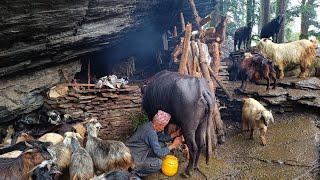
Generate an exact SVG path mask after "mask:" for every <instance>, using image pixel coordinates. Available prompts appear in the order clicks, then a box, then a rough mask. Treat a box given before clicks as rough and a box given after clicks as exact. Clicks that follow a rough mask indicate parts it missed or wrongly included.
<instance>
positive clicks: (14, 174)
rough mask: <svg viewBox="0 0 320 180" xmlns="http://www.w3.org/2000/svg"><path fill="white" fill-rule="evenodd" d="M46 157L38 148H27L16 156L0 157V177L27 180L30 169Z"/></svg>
mask: <svg viewBox="0 0 320 180" xmlns="http://www.w3.org/2000/svg"><path fill="white" fill-rule="evenodd" d="M47 158H50V156H47V155H45V154H43V153H42V152H41V150H40V149H29V150H27V151H25V152H23V153H22V154H21V155H20V156H19V157H17V158H2V159H0V174H1V176H0V179H5V180H11V179H12V180H16V179H22V180H28V179H29V178H30V174H29V172H30V170H32V169H33V168H34V167H35V166H36V165H38V164H40V163H41V162H42V161H43V160H45V159H47Z"/></svg>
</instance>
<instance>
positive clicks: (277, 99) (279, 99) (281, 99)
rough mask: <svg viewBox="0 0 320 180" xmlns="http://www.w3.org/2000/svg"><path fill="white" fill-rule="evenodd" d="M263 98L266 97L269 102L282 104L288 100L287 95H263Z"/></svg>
mask: <svg viewBox="0 0 320 180" xmlns="http://www.w3.org/2000/svg"><path fill="white" fill-rule="evenodd" d="M262 99H264V100H265V101H266V102H267V103H268V104H271V105H280V104H282V103H284V102H286V101H287V96H285V95H282V96H278V97H263V98H262Z"/></svg>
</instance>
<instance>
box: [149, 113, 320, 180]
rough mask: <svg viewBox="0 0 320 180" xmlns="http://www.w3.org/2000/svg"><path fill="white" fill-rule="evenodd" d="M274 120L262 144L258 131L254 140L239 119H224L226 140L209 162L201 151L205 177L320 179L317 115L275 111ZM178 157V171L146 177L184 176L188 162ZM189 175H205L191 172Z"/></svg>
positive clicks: (200, 165)
mask: <svg viewBox="0 0 320 180" xmlns="http://www.w3.org/2000/svg"><path fill="white" fill-rule="evenodd" d="M274 118H275V123H273V124H271V125H270V126H269V128H268V132H267V145H266V146H261V145H260V141H259V137H258V134H259V132H258V131H255V136H254V140H249V139H248V138H249V134H245V135H244V134H242V132H241V131H240V124H239V123H238V122H228V121H226V122H225V123H226V127H227V137H226V143H225V144H224V145H222V146H220V147H219V148H218V151H217V156H216V157H213V158H211V160H210V162H209V164H208V165H206V164H205V158H204V156H203V155H202V156H201V158H200V161H199V167H200V169H201V170H202V171H203V172H204V174H205V175H206V176H207V177H208V179H320V178H319V177H320V176H319V171H320V170H319V169H320V168H319V157H320V156H319V141H320V140H319V139H320V129H319V128H320V117H319V116H318V115H314V114H311V113H308V112H302V113H301V112H293V113H284V114H274ZM178 157H179V173H178V174H177V175H175V176H173V177H166V176H165V175H163V174H161V173H155V174H153V175H151V176H149V177H147V178H145V179H148V180H151V179H183V178H182V177H180V175H179V174H180V173H181V172H183V170H184V168H185V167H186V165H187V161H186V159H184V158H183V157H181V156H180V155H179V156H178ZM189 179H205V177H204V176H203V175H201V174H200V173H198V172H194V174H193V176H192V177H191V178H189Z"/></svg>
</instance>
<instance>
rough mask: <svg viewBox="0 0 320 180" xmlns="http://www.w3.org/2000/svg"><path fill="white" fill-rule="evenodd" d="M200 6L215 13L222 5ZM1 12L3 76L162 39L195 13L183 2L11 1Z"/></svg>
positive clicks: (201, 2) (208, 3)
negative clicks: (144, 38)
mask: <svg viewBox="0 0 320 180" xmlns="http://www.w3.org/2000/svg"><path fill="white" fill-rule="evenodd" d="M195 3H196V5H197V9H198V11H199V12H201V14H209V13H210V10H211V9H212V8H213V6H214V5H215V4H216V0H214V1H205V0H196V1H195ZM183 5H184V6H183ZM183 7H185V9H184V8H183ZM0 9H1V11H0V59H1V61H0V77H1V76H5V75H8V74H12V73H15V72H18V71H20V72H21V71H22V70H30V69H35V68H41V67H48V66H54V65H57V64H58V63H62V62H66V61H70V60H73V59H76V58H79V57H83V56H85V55H88V54H90V53H93V52H98V51H100V50H102V49H105V48H109V47H111V46H114V45H116V44H118V43H119V42H120V41H125V40H126V37H127V36H128V34H130V33H135V32H141V31H144V30H145V29H147V28H151V29H155V30H157V32H159V33H160V34H159V37H161V33H163V32H164V31H166V30H168V29H171V28H172V27H173V25H177V24H178V22H179V21H178V18H179V16H178V14H179V12H180V11H185V10H186V11H187V12H189V11H190V7H189V6H188V1H182V0H154V1H148V0H135V1H130V0H129V1H127V0H78V1H74V0H71V1H61V0H57V1H52V0H43V1H41V2H40V1H36V0H21V1H8V0H6V1H3V2H1V3H0ZM191 20H192V19H191V16H188V17H186V21H188V22H191ZM126 44H128V43H126ZM131 46H135V45H134V44H132V45H131ZM135 47H136V48H141V49H145V47H139V46H138V47H137V46H135Z"/></svg>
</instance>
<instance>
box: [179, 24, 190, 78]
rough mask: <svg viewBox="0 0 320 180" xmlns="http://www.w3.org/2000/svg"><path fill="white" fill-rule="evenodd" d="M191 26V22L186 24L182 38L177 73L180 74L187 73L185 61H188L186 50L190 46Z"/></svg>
mask: <svg viewBox="0 0 320 180" xmlns="http://www.w3.org/2000/svg"><path fill="white" fill-rule="evenodd" d="M191 32H192V26H191V24H187V25H186V31H185V36H184V39H183V49H182V55H181V61H180V65H179V73H180V74H187V73H188V70H187V62H188V51H189V48H190V38H191Z"/></svg>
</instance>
